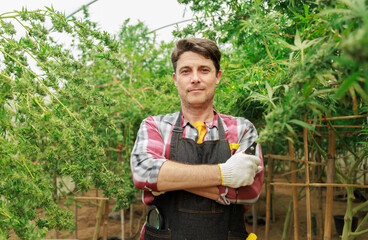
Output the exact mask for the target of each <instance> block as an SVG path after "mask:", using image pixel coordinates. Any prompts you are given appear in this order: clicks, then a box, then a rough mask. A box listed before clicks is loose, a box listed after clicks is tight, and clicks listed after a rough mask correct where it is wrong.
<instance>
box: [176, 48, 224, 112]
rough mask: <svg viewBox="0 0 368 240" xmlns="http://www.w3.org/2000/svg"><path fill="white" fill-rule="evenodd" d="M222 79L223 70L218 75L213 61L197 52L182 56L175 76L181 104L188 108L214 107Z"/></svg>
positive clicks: (186, 53)
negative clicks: (216, 93)
mask: <svg viewBox="0 0 368 240" xmlns="http://www.w3.org/2000/svg"><path fill="white" fill-rule="evenodd" d="M220 77H221V70H220V71H219V72H218V73H217V74H216V68H215V65H214V64H213V62H212V60H211V59H207V58H205V57H204V56H202V55H200V54H198V53H195V52H184V53H183V54H181V55H180V57H179V59H178V61H177V65H176V72H175V73H174V74H173V78H174V82H175V86H176V87H177V89H178V92H179V96H180V99H181V104H182V105H184V106H186V107H207V106H208V105H211V106H212V104H213V97H214V95H215V88H216V85H217V84H219V82H220Z"/></svg>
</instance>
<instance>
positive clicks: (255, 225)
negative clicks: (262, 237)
mask: <svg viewBox="0 0 368 240" xmlns="http://www.w3.org/2000/svg"><path fill="white" fill-rule="evenodd" d="M252 219H253V223H252V228H253V231H252V232H253V233H254V234H257V228H258V214H257V208H256V204H253V205H252Z"/></svg>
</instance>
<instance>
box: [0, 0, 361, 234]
mask: <svg viewBox="0 0 368 240" xmlns="http://www.w3.org/2000/svg"><path fill="white" fill-rule="evenodd" d="M179 2H180V3H183V4H187V5H188V6H189V7H190V8H191V10H192V11H194V12H195V13H196V15H197V16H198V17H197V20H196V21H194V22H193V23H192V24H190V25H189V26H188V27H186V28H184V29H181V30H177V31H175V32H174V34H175V36H177V37H187V36H203V37H207V38H211V39H213V40H215V41H216V42H218V43H219V44H220V46H221V49H222V50H223V59H222V62H221V67H222V69H223V75H222V80H221V83H220V85H219V87H218V89H217V94H216V99H215V107H216V109H217V110H218V111H219V112H221V113H225V114H232V115H237V116H244V117H246V118H248V119H249V120H251V121H252V122H253V123H254V124H255V125H256V127H257V128H258V129H259V133H260V139H259V141H260V142H261V143H262V144H263V150H264V151H267V149H268V148H270V146H273V151H277V153H278V154H281V153H284V152H285V151H287V149H285V141H283V140H287V139H288V137H289V135H288V134H289V132H291V133H293V134H294V136H293V139H294V141H295V143H296V146H297V147H298V144H300V138H298V136H299V135H300V131H301V127H308V129H310V130H311V132H312V133H313V134H314V135H315V134H317V131H316V127H315V126H314V125H307V124H306V122H305V121H304V120H305V118H308V119H314V120H315V122H314V123H315V124H316V123H319V124H322V126H324V127H323V130H325V129H326V127H327V125H328V124H329V125H332V123H331V122H327V121H323V117H325V116H345V115H357V114H361V115H364V114H367V112H368V107H367V102H368V96H367V95H368V94H367V93H368V77H367V76H368V52H367V51H368V48H367V47H366V46H367V45H368V44H367V41H368V40H367V39H368V10H367V3H366V2H365V1H364V0H351V1H349V0H344V1H317V2H314V1H306V0H303V1H292V0H290V1H287V0H283V1H276V0H273V1H261V0H257V1H247V0H216V1H209V0H179ZM47 22H51V23H52V26H53V29H52V30H48V29H47V28H46V27H45V26H46V25H47V24H46V23H47ZM0 23H1V27H0V61H1V65H0V93H1V94H0V164H1V166H3V167H2V168H1V169H0V238H4V237H6V236H8V234H9V231H10V230H14V231H15V233H16V234H17V235H18V236H19V238H21V239H39V238H41V236H43V235H44V234H45V233H46V232H47V231H49V230H50V229H54V228H56V229H67V228H69V229H72V228H73V221H72V219H73V216H72V213H71V212H70V211H65V210H62V209H61V208H60V207H59V206H58V204H57V199H58V197H57V195H56V191H58V192H59V196H66V197H67V198H70V199H71V200H72V199H73V196H75V195H76V194H80V193H81V192H85V191H88V190H90V189H91V188H92V187H96V188H99V189H102V190H104V195H105V196H107V197H110V198H117V202H118V205H117V207H118V208H123V207H125V206H127V204H128V203H129V202H130V201H132V200H133V193H134V191H135V190H134V187H133V185H132V180H131V175H130V169H129V155H130V152H131V148H132V146H133V143H134V138H135V135H136V131H137V129H138V127H139V124H140V123H141V121H142V119H143V118H145V117H147V116H148V115H156V114H165V113H169V112H173V111H178V110H179V108H180V104H179V98H178V96H177V91H176V89H175V86H174V84H173V81H172V67H171V64H170V57H169V56H170V53H171V50H172V48H173V46H174V45H173V43H163V42H161V43H158V42H156V40H155V36H154V35H152V34H149V33H148V32H149V31H148V29H147V27H146V26H144V25H143V24H142V23H138V24H136V25H130V24H129V19H128V20H126V21H125V22H124V23H123V24H122V28H121V32H120V34H119V35H118V36H111V35H109V34H108V33H106V32H103V31H101V30H100V29H98V27H97V24H96V23H94V22H91V21H90V20H89V19H88V13H87V11H85V13H84V18H83V19H76V18H72V19H66V18H65V16H64V15H63V14H61V13H59V12H57V11H55V10H54V9H46V10H39V11H33V12H28V11H27V10H26V9H23V10H22V11H19V12H12V13H4V14H1V15H0ZM14 25H17V26H19V27H20V28H21V29H23V30H22V32H21V33H16V31H15V27H14ZM58 34H62V35H61V36H62V37H65V36H67V37H68V38H69V39H70V40H71V44H70V45H69V46H64V45H61V44H60V43H58V41H56V40H55V39H57V38H58V37H60V35H58ZM335 123H336V122H335ZM338 123H341V124H346V125H349V124H350V125H354V124H355V125H358V124H359V125H365V127H364V128H363V130H362V131H361V133H362V134H360V135H357V136H355V137H354V138H349V139H344V138H342V137H341V138H340V139H339V140H338V143H337V144H338V148H341V149H344V150H341V151H352V152H354V151H355V150H357V149H359V150H361V151H359V154H355V155H354V161H355V165H354V167H360V165H361V163H362V161H363V159H364V157H366V156H367V151H368V146H367V136H368V135H367V119H366V118H359V119H356V120H348V121H347V122H343V121H340V122H338ZM310 135H311V136H312V134H310ZM311 144H312V143H311ZM322 144H327V143H326V141H324V142H322ZM349 145H350V146H352V147H346V146H349ZM311 147H312V146H311ZM116 149H119V150H120V151H121V153H122V156H121V157H122V159H119V158H118V155H117V153H116V152H114V150H116ZM317 150H322V148H317ZM322 155H323V157H324V158H326V157H327V154H326V153H325V152H322ZM351 174H352V172H349V173H344V172H340V176H341V181H342V182H349V183H351V179H352V178H351ZM66 176H69V177H71V178H72V179H73V182H74V183H75V189H72V192H71V193H66V192H63V191H62V187H64V184H63V182H62V181H61V182H60V181H59V183H58V184H57V185H55V184H54V182H53V179H54V178H55V177H58V178H60V179H61V178H62V177H66Z"/></svg>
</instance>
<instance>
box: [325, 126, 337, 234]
mask: <svg viewBox="0 0 368 240" xmlns="http://www.w3.org/2000/svg"><path fill="white" fill-rule="evenodd" d="M335 144H336V136H335V132H334V131H333V130H332V129H329V137H328V157H327V183H333V182H334V175H335ZM333 194H334V189H333V187H332V186H328V187H327V189H326V204H325V205H326V207H325V208H326V210H325V229H324V237H323V239H324V240H331V225H332V209H333Z"/></svg>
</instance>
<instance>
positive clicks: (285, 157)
mask: <svg viewBox="0 0 368 240" xmlns="http://www.w3.org/2000/svg"><path fill="white" fill-rule="evenodd" d="M264 157H267V158H272V159H275V160H282V161H294V162H302V163H305V161H304V160H301V159H297V158H294V157H290V156H285V155H274V154H266V155H264ZM308 164H309V165H321V166H324V165H326V164H324V163H317V162H309V163H308Z"/></svg>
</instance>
